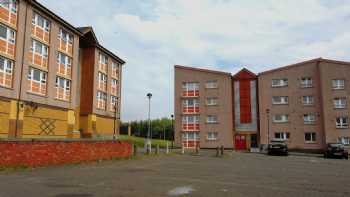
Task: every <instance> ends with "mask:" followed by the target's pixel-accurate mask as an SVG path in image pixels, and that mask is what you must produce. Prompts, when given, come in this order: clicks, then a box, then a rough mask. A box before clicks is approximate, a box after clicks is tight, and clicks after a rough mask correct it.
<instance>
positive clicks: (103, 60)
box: [99, 54, 108, 64]
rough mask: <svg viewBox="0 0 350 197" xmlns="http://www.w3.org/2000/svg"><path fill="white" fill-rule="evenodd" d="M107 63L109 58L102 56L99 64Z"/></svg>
mask: <svg viewBox="0 0 350 197" xmlns="http://www.w3.org/2000/svg"><path fill="white" fill-rule="evenodd" d="M107 62H108V57H107V56H105V55H102V54H100V57H99V63H100V64H107Z"/></svg>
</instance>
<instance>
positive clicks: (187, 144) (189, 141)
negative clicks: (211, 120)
mask: <svg viewBox="0 0 350 197" xmlns="http://www.w3.org/2000/svg"><path fill="white" fill-rule="evenodd" d="M199 140H200V138H199V133H197V132H184V133H182V145H183V147H184V148H196V147H197V146H199Z"/></svg>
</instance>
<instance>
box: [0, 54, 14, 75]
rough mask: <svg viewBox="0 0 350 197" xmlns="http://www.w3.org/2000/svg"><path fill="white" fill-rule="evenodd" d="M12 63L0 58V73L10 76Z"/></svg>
mask: <svg viewBox="0 0 350 197" xmlns="http://www.w3.org/2000/svg"><path fill="white" fill-rule="evenodd" d="M12 69H13V61H11V60H9V59H7V58H4V57H2V56H0V73H4V74H12V71H13V70H12Z"/></svg>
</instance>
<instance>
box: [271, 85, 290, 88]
mask: <svg viewBox="0 0 350 197" xmlns="http://www.w3.org/2000/svg"><path fill="white" fill-rule="evenodd" d="M286 87H288V85H283V86H271V88H286Z"/></svg>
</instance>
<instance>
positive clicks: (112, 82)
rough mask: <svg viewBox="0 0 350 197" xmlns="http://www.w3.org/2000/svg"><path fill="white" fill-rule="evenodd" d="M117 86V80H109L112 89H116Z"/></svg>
mask: <svg viewBox="0 0 350 197" xmlns="http://www.w3.org/2000/svg"><path fill="white" fill-rule="evenodd" d="M117 84H118V80H116V79H112V80H111V85H112V86H113V87H116V86H117Z"/></svg>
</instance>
